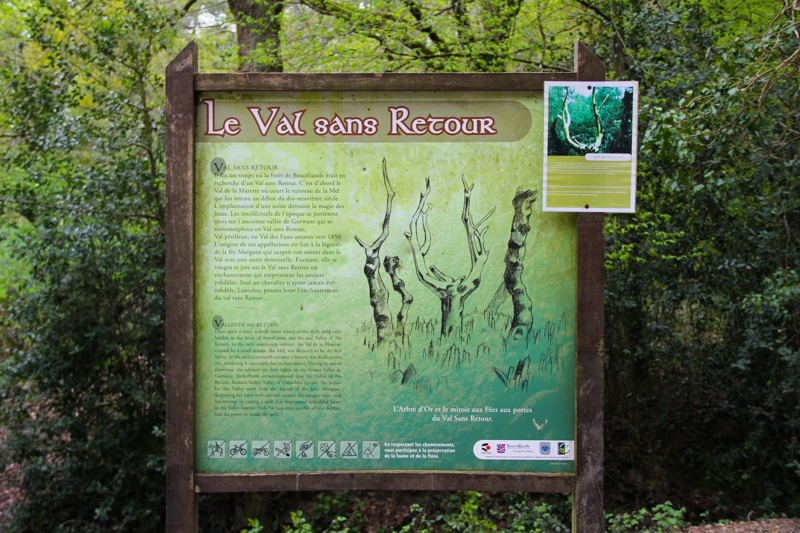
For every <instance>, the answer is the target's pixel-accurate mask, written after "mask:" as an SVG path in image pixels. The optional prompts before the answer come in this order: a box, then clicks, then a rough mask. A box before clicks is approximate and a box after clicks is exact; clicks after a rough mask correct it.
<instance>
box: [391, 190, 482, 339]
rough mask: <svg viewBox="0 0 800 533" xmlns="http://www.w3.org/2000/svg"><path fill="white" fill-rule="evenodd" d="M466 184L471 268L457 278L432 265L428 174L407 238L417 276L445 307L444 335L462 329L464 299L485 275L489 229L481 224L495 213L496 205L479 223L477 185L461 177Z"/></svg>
mask: <svg viewBox="0 0 800 533" xmlns="http://www.w3.org/2000/svg"><path fill="white" fill-rule="evenodd" d="M461 181H462V183H463V184H464V208H463V210H462V212H461V222H462V223H463V224H464V229H465V230H466V231H467V245H468V246H469V257H470V269H469V272H468V273H467V274H466V275H464V276H461V277H460V278H453V277H450V276H448V275H447V274H445V273H444V272H442V271H441V270H439V269H438V268H436V266H435V265H430V266H428V264H427V261H426V256H427V255H428V251H429V250H430V248H431V242H432V238H433V237H432V235H431V232H430V229H429V227H428V211H430V208H431V204H429V203H427V200H428V195H429V194H430V192H431V180H430V178H425V192H424V193H423V194H420V198H419V205H418V206H417V210H416V211H415V212H414V214H413V215H412V217H411V224H410V225H409V229H408V232H406V234H405V235H406V238H407V239H408V242H409V244H410V245H411V252H412V254H413V255H414V266H415V267H416V270H417V277H418V278H419V280H420V282H422V284H423V285H425V287H427V288H428V289H429V290H430V291H431V292H433V293H434V294H435V295H436V296H438V297H439V299H440V300H441V308H442V327H441V335H442V336H443V337H447V336H450V335H452V334H453V333H455V332H457V331H460V330H461V323H462V320H463V317H464V302H465V301H466V300H467V298H468V297H469V295H470V294H472V293H473V292H475V289H477V288H478V286H479V285H480V283H481V275H482V274H483V267H484V266H485V265H486V260H487V259H488V257H489V251H488V250H487V249H486V246H485V242H484V236H485V235H486V231H487V230H488V229H489V228H488V226H487V227H486V228H483V229H481V226H482V225H483V224H484V223H485V222H486V221H487V220H489V217H491V216H492V214H493V213H494V208H492V210H491V211H489V213H488V214H487V215H486V216H485V217H483V219H481V221H480V222H478V223H477V224H475V223H474V222H473V220H472V214H471V213H470V196H471V194H472V187H473V185H468V184H467V180H466V179H464V177H463V176H462V177H461ZM420 218H422V240H421V241H420V235H419V227H418V222H419V219H420Z"/></svg>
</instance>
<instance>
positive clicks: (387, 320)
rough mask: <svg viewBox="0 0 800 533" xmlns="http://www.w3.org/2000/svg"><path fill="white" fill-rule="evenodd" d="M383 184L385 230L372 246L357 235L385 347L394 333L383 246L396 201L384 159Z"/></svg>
mask: <svg viewBox="0 0 800 533" xmlns="http://www.w3.org/2000/svg"><path fill="white" fill-rule="evenodd" d="M383 183H384V185H386V214H385V215H384V217H383V229H382V231H381V234H380V236H379V237H378V238H377V239H376V240H375V242H373V243H372V244H367V243H365V242H364V241H362V240H361V239H359V238H358V235H355V238H356V241H358V244H360V245H361V247H362V248H363V249H364V254H365V255H366V262H365V263H364V275H365V276H366V277H367V284H368V285H369V303H370V305H371V306H372V316H373V318H374V319H375V328H376V329H377V336H378V339H377V345H378V346H379V347H380V346H383V345H384V344H385V343H386V342H387V341H389V340H391V337H392V335H393V333H394V329H393V327H392V316H391V314H390V313H391V311H390V309H389V291H387V290H386V286H385V285H384V284H383V279H382V278H381V258H380V254H381V246H382V245H383V243H384V241H386V238H387V237H389V220H390V218H391V215H392V200H394V190H393V189H392V185H391V184H390V183H389V174H388V173H387V172H386V158H384V159H383Z"/></svg>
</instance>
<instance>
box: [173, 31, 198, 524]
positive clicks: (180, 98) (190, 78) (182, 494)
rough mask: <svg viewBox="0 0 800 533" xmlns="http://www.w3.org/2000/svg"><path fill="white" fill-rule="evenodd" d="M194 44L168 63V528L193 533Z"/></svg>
mask: <svg viewBox="0 0 800 533" xmlns="http://www.w3.org/2000/svg"><path fill="white" fill-rule="evenodd" d="M195 72H197V45H196V44H195V43H193V42H192V43H189V45H188V46H187V47H186V48H184V49H183V51H182V52H181V53H180V54H178V56H177V57H175V59H173V60H172V62H171V63H170V64H169V66H168V67H167V73H166V76H167V77H166V85H167V87H166V89H167V132H166V135H167V137H166V155H167V174H166V188H167V235H166V239H167V241H166V243H167V259H166V261H167V263H166V284H167V299H166V328H167V331H166V358H167V527H166V530H167V532H168V533H194V532H196V531H197V516H198V515H197V512H198V509H197V494H196V493H195V490H194V465H195V438H194V435H195V427H194V375H195V369H194V245H193V243H194V128H195V110H194V75H195Z"/></svg>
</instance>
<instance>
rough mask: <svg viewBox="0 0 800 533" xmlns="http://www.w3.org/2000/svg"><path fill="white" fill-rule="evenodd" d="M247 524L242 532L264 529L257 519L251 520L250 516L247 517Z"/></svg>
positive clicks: (253, 532)
mask: <svg viewBox="0 0 800 533" xmlns="http://www.w3.org/2000/svg"><path fill="white" fill-rule="evenodd" d="M247 525H248V526H249V527H248V528H246V529H243V530H242V533H261V532H262V531H263V530H264V526H262V525H261V524H260V523H259V522H258V520H253V519H252V518H248V519H247Z"/></svg>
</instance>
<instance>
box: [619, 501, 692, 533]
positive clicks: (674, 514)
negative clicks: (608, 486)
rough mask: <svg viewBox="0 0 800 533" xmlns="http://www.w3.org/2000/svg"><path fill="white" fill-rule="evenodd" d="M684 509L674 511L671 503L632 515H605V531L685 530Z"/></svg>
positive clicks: (657, 532)
mask: <svg viewBox="0 0 800 533" xmlns="http://www.w3.org/2000/svg"><path fill="white" fill-rule="evenodd" d="M685 512H686V509H685V508H681V509H675V508H674V507H672V503H671V502H664V503H661V504H658V505H656V506H655V507H653V508H652V510H650V511H648V510H647V509H640V510H638V511H635V512H633V513H624V514H617V515H614V514H612V513H605V520H606V531H608V532H609V533H637V532H642V533H669V532H670V531H678V530H680V529H683V528H685V527H686V526H687V525H688V524H687V523H686V521H685V520H684V519H683V515H684V513H685Z"/></svg>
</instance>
